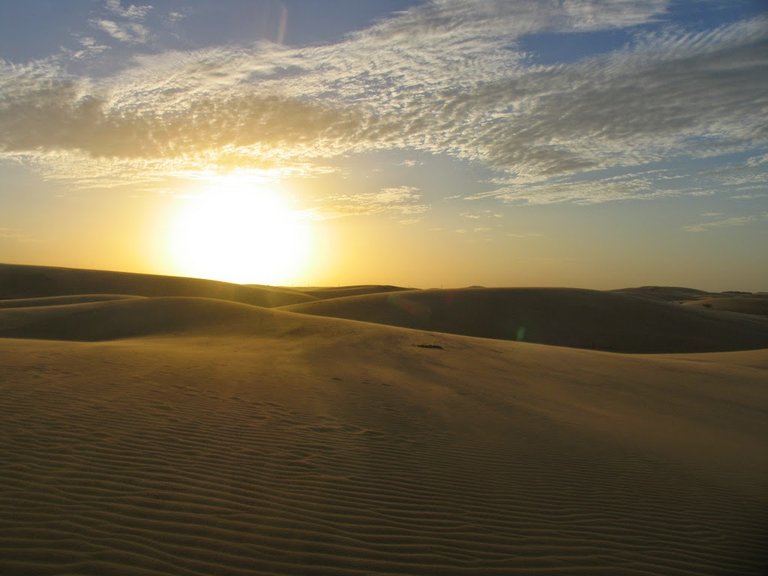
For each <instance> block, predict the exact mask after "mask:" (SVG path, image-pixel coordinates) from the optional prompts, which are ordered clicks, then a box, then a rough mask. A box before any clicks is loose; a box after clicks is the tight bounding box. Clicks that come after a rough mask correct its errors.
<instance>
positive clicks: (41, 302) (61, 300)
mask: <svg viewBox="0 0 768 576" xmlns="http://www.w3.org/2000/svg"><path fill="white" fill-rule="evenodd" d="M127 298H143V296H131V295H128V294H72V295H69V296H46V297H43V298H11V299H8V300H0V308H35V307H38V306H60V305H62V304H84V303H86V302H106V301H109V300H123V299H127Z"/></svg>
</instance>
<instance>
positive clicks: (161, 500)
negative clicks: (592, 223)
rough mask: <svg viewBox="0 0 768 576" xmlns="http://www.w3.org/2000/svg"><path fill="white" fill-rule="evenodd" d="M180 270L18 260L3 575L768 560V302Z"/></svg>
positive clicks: (410, 570) (6, 275)
mask: <svg viewBox="0 0 768 576" xmlns="http://www.w3.org/2000/svg"><path fill="white" fill-rule="evenodd" d="M25 278H26V280H25ZM35 278H36V280H35ZM41 279H44V282H43V283H41ZM62 279H66V281H64V280H62ZM127 280H130V282H128V281H127ZM174 282H176V283H178V285H179V286H180V285H183V284H184V283H185V282H187V281H186V280H182V279H176V280H173V281H172V280H169V279H164V278H158V277H153V276H151V275H144V276H141V277H138V276H136V275H132V276H130V277H128V279H126V277H125V275H123V274H120V273H112V272H99V273H95V272H93V271H79V270H74V269H56V268H45V267H25V266H11V265H5V266H3V267H1V268H0V287H1V288H0V290H3V291H4V293H3V294H0V296H2V298H3V299H2V300H0V387H1V388H2V395H1V396H0V398H1V400H0V405H1V406H2V419H0V422H1V424H0V425H1V426H2V427H3V433H2V436H1V437H2V443H0V456H1V459H2V462H3V465H2V468H3V474H2V477H3V480H2V483H3V490H2V493H1V494H2V496H1V500H0V510H2V514H0V526H2V537H0V572H1V573H3V574H14V575H16V574H19V575H21V574H29V575H32V574H34V575H58V574H93V575H97V574H126V575H134V574H137V575H138V574H141V575H150V574H151V575H158V576H159V575H166V574H188V575H209V574H222V575H223V574H226V575H230V574H231V575H236V574H243V575H245V574H349V575H352V574H361V575H362V574H409V575H411V574H413V575H416V574H467V575H469V574H626V575H647V574H681V575H682V574H690V575H694V574H695V575H704V574H712V575H719V574H743V575H748V574H754V575H759V574H763V573H764V570H765V568H766V566H767V564H766V561H767V560H768V556H766V548H765V542H766V537H767V536H768V513H767V512H768V501H767V500H768V499H767V496H768V482H767V480H766V479H768V451H766V450H765V446H766V439H768V420H766V411H767V410H768V390H766V382H767V381H768V379H767V375H768V320H766V319H765V318H764V317H762V316H761V315H760V314H751V315H750V314H745V313H735V312H730V311H720V310H712V309H704V308H694V307H691V306H689V305H685V304H677V303H669V302H664V303H663V304H661V305H660V304H659V302H658V301H657V300H654V299H649V298H648V297H643V296H639V295H626V294H620V295H617V294H615V293H608V292H606V293H601V292H598V291H578V290H572V289H567V290H558V289H525V290H522V291H521V290H520V289H480V288H473V289H464V290H458V291H450V290H447V291H440V290H424V291H412V290H410V291H405V290H397V291H396V290H393V289H392V288H391V287H383V288H382V292H377V288H376V287H375V286H368V287H356V288H353V289H350V290H349V291H341V294H345V293H347V292H351V293H352V295H339V296H338V297H335V298H333V299H324V298H323V297H322V293H323V291H322V290H315V293H314V294H311V295H310V294H304V293H298V292H299V291H298V289H295V292H296V293H294V294H293V296H291V298H292V299H293V300H294V303H292V304H282V301H281V302H280V303H281V304H282V305H278V306H272V307H267V306H263V305H262V306H256V305H253V304H249V303H244V302H243V301H236V300H235V299H234V298H238V297H239V298H240V299H241V300H243V299H244V298H243V297H242V292H241V291H242V290H244V289H240V290H241V291H238V290H235V289H234V288H233V289H232V290H231V291H219V292H215V290H220V289H221V286H219V285H218V284H216V283H207V282H205V281H195V282H192V284H194V285H195V286H196V287H197V289H199V290H201V292H200V294H199V295H197V294H195V293H193V292H192V291H190V290H179V289H178V288H177V285H175V284H174ZM43 285H45V289H42V288H41V286H43ZM160 286H163V288H162V289H160V288H159V287H160ZM175 290H178V291H179V292H180V294H178V295H174V291H175ZM260 291H264V292H263V293H264V294H265V296H264V298H265V299H266V297H267V295H270V297H274V295H275V294H291V293H292V292H293V291H291V290H288V289H278V288H270V289H267V288H258V287H251V288H250V289H248V290H245V292H248V293H249V294H248V295H247V297H246V298H247V299H250V300H251V301H253V300H254V299H256V296H255V295H258V294H261V293H262V292H260ZM130 292H133V293H130ZM328 292H330V293H333V292H336V291H335V290H329V291H328ZM361 293H362V295H361ZM392 295H399V296H400V298H401V299H402V298H403V297H404V296H406V295H409V297H410V298H411V299H412V301H411V305H410V307H408V306H401V305H396V306H393V305H391V304H392V302H393V300H392V299H391V296H392ZM212 296H213V297H212ZM216 296H219V297H216ZM221 296H224V297H221ZM604 297H605V298H604ZM707 297H708V298H716V296H714V295H707ZM730 297H733V296H730ZM616 298H619V301H618V303H617V301H616ZM748 298H757V296H753V295H750V296H749V297H748ZM521 299H522V301H523V302H522V303H521ZM451 300H452V301H454V302H457V308H456V309H451V308H450V306H448V305H447V304H446V302H448V301H451ZM264 301H266V300H264ZM297 302H303V303H297ZM400 302H402V300H401V301H400ZM414 302H415V303H417V304H418V306H416V305H414ZM303 307H306V311H302V309H303ZM312 307H315V308H312ZM635 307H641V308H642V312H641V313H638V312H636V310H635ZM408 309H410V310H411V315H412V317H413V318H414V320H413V322H414V323H415V325H414V326H405V324H406V322H404V318H406V316H405V315H404V314H406V313H407V310H408ZM427 309H430V310H434V311H436V312H434V313H433V314H431V315H430V316H429V319H428V320H425V318H426V316H425V310H427ZM489 309H490V310H496V312H497V314H496V315H495V316H494V315H493V314H489V313H488V310H489ZM531 309H534V312H530V313H529V317H526V318H525V321H526V322H528V323H531V322H533V323H535V322H536V318H539V319H541V320H542V321H543V319H545V318H549V320H550V322H549V324H548V325H547V326H546V330H544V329H542V330H541V331H539V332H531V331H529V333H533V334H535V335H536V337H537V339H539V340H542V341H541V342H530V341H525V340H522V341H518V340H516V339H515V338H514V335H513V336H512V337H511V338H508V339H503V338H502V337H499V335H496V336H493V334H492V332H493V330H494V323H493V319H494V318H503V319H504V320H505V322H509V321H510V318H513V317H514V316H515V315H516V314H517V315H519V313H520V311H523V310H531ZM404 310H405V312H404ZM451 310H453V312H454V313H453V315H451V313H450V312H451ZM601 311H602V312H601ZM334 314H338V316H334ZM635 314H640V316H638V317H637V318H635V316H634V315H635ZM676 314H679V315H680V316H677V315H676ZM537 315H538V316H537ZM670 315H671V316H670ZM350 317H354V319H350ZM667 317H671V320H670V322H671V325H674V326H678V331H677V333H676V334H675V335H674V338H671V339H665V338H664V337H663V334H662V333H660V332H657V331H659V330H664V329H666V328H667V326H666V325H665V324H664V322H665V319H666V318H667ZM558 318H562V321H561V322H559V323H558V322H556V320H557V319H558ZM585 318H589V321H585ZM638 318H644V319H645V321H644V322H639V321H638ZM685 318H689V322H690V323H687V322H686V321H685V320H684V319H685ZM470 321H471V322H470ZM702 322H704V324H701V323H702ZM619 325H621V326H624V337H622V333H621V331H620V330H618V329H617V328H616V327H617V326H619ZM558 326H560V327H561V332H560V333H558ZM702 326H704V327H707V326H710V327H712V333H710V334H708V336H707V337H706V338H705V337H704V336H703V335H702V334H701V332H702V330H704V329H703V328H702ZM449 328H453V330H452V332H454V333H448V329H449ZM483 328H484V329H485V330H486V334H485V336H486V337H481V336H483V334H479V333H480V332H482V329H483ZM604 330H605V333H604V332H603V331H604ZM686 330H687V331H688V332H687V333H686V332H685V331H686ZM462 331H465V332H469V333H470V334H463V333H461V332H462ZM515 332H516V330H515ZM606 334H607V336H606ZM643 334H645V336H643ZM717 334H724V336H723V337H722V339H720V340H718V339H717ZM735 335H736V336H735ZM487 336H491V337H487ZM686 337H687V340H686ZM558 338H561V339H566V340H562V341H558ZM547 340H549V342H547ZM609 340H610V341H611V342H613V343H614V345H613V347H614V348H615V349H617V350H621V351H620V352H616V351H606V350H605V348H607V346H604V345H603V343H604V342H607V341H609ZM563 342H565V344H564V343H563ZM649 342H654V343H655V344H654V347H655V349H654V350H653V352H652V353H648V352H646V351H645V350H646V349H647V348H649V346H650V344H649ZM686 342H688V347H687V348H686V344H685V343H686ZM735 343H736V344H735ZM601 348H602V349H601ZM737 348H738V349H737ZM702 350H706V351H702Z"/></svg>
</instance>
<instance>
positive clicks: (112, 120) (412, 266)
mask: <svg viewBox="0 0 768 576" xmlns="http://www.w3.org/2000/svg"><path fill="white" fill-rule="evenodd" d="M765 118H768V7H767V6H766V4H765V3H764V2H763V1H761V0H752V1H751V0H728V1H717V0H699V1H675V0H636V1H622V0H614V1H607V0H565V1H559V0H557V1H556V0H550V1H547V0H536V1H533V0H519V1H515V0H432V1H419V2H412V1H403V0H370V1H366V2H360V1H353V0H327V1H312V0H284V1H279V0H239V1H234V0H231V1H214V0H197V1H188V2H181V1H150V2H147V3H139V2H136V3H131V2H126V1H122V2H121V1H119V0H68V1H66V2H61V1H56V0H48V1H43V0H27V1H25V2H13V1H0V181H2V189H0V261H5V262H25V263H37V264H52V265H65V266H88V267H98V268H117V269H130V270H136V271H153V272H165V271H170V272H174V270H173V267H172V266H170V265H169V264H168V262H167V261H164V260H163V259H162V258H159V257H157V252H158V251H161V250H160V248H158V246H157V244H153V242H154V240H152V239H153V238H154V239H156V238H157V229H158V228H162V227H163V224H162V217H160V216H158V215H159V214H168V213H169V212H172V211H173V205H174V202H176V201H177V199H183V197H184V196H185V194H188V190H189V186H191V185H193V184H194V183H195V182H198V181H200V179H204V178H214V177H215V176H211V175H212V174H213V175H216V174H229V173H232V172H239V173H247V174H250V175H251V176H252V177H253V178H254V181H260V182H261V181H269V182H270V183H274V184H275V185H277V186H279V187H280V188H281V189H282V190H284V191H285V193H286V194H289V195H291V197H292V198H293V201H294V202H295V205H296V208H297V209H299V210H303V211H305V212H306V213H308V214H311V215H312V218H313V220H314V221H315V222H316V224H315V226H316V227H317V229H318V230H320V231H321V232H319V234H321V236H322V237H323V238H325V239H326V240H323V242H325V244H323V245H325V246H327V247H326V249H325V252H324V253H323V257H322V258H318V259H317V262H318V264H317V266H315V267H314V268H312V269H310V268H308V269H307V270H306V273H305V274H304V276H302V277H301V278H297V280H296V282H302V283H313V284H321V283H359V282H387V283H398V284H407V285H415V286H430V285H462V284H487V285H537V284H539V285H575V286H585V287H599V288H618V287H622V286H628V285H633V284H685V285H691V286H694V287H701V288H707V289H715V290H721V289H745V290H768V256H766V253H768V250H765V249H764V248H762V247H764V246H766V245H768V187H767V182H768V122H766V120H765ZM179 201H180V200H179ZM126 220H130V222H126ZM318 243H319V244H321V243H322V242H321V241H320V240H318ZM97 244H98V246H97ZM374 264H375V265H374Z"/></svg>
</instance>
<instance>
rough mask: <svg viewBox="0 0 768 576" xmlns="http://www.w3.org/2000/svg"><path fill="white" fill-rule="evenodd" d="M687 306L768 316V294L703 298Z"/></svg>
mask: <svg viewBox="0 0 768 576" xmlns="http://www.w3.org/2000/svg"><path fill="white" fill-rule="evenodd" d="M684 305H685V306H691V307H696V308H709V309H711V310H726V311H728V312H739V313H740V314H754V315H756V316H768V294H749V295H738V296H720V297H716V298H702V299H700V300H692V301H690V302H686V303H685V304H684Z"/></svg>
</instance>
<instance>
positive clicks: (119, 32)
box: [90, 0, 152, 44]
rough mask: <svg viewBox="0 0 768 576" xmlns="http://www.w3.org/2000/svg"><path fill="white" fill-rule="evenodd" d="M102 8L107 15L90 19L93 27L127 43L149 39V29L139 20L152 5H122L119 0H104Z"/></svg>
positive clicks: (142, 18) (138, 42) (143, 41)
mask: <svg viewBox="0 0 768 576" xmlns="http://www.w3.org/2000/svg"><path fill="white" fill-rule="evenodd" d="M104 10H105V12H106V13H107V14H108V15H109V17H105V18H94V19H92V20H91V21H90V24H91V26H92V27H93V28H95V29H96V30H100V31H102V32H104V33H105V34H107V35H108V36H110V37H111V38H113V39H115V40H118V41H119V42H124V43H127V44H144V43H146V42H147V41H148V40H149V38H150V33H149V29H148V28H147V27H146V26H145V25H144V24H142V23H141V21H142V20H144V19H145V18H146V16H147V14H148V13H149V11H150V10H152V6H149V5H143V6H136V5H134V4H130V5H128V6H127V7H123V5H122V3H121V2H120V0H106V1H105V2H104Z"/></svg>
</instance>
